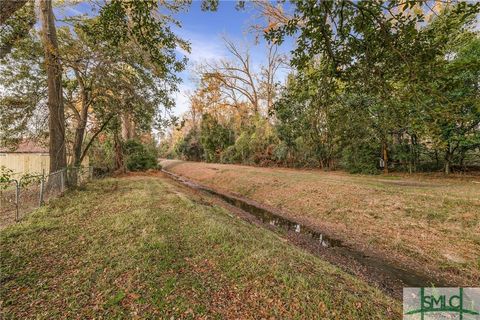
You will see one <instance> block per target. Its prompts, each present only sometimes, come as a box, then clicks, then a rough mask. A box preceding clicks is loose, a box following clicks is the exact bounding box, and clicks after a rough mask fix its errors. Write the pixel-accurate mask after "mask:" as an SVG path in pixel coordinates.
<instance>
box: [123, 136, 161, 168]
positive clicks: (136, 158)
mask: <svg viewBox="0 0 480 320" xmlns="http://www.w3.org/2000/svg"><path fill="white" fill-rule="evenodd" d="M123 148H124V153H125V164H126V166H127V169H128V170H130V171H144V170H148V169H156V168H158V161H157V157H158V154H157V150H156V148H155V147H154V146H150V145H145V144H142V143H141V142H140V141H138V140H134V139H132V140H128V141H126V142H125V143H124V146H123Z"/></svg>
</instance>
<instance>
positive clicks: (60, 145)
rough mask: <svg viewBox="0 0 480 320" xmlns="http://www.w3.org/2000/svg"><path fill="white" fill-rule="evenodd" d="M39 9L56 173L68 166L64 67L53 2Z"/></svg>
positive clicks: (44, 0)
mask: <svg viewBox="0 0 480 320" xmlns="http://www.w3.org/2000/svg"><path fill="white" fill-rule="evenodd" d="M39 6H40V20H41V26H42V31H41V33H42V42H43V49H44V51H45V68H46V71H47V83H48V111H49V120H48V126H49V139H50V142H49V154H50V172H55V171H58V170H60V169H63V168H65V167H66V166H67V156H66V151H65V111H64V106H63V90H62V66H61V64H60V57H59V51H58V42H57V30H56V27H55V17H54V16H53V8H52V1H51V0H40V1H39Z"/></svg>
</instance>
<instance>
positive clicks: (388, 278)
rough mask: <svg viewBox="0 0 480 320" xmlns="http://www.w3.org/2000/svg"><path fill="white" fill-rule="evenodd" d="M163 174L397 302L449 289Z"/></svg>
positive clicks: (258, 207)
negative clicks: (409, 293) (417, 290)
mask: <svg viewBox="0 0 480 320" xmlns="http://www.w3.org/2000/svg"><path fill="white" fill-rule="evenodd" d="M162 172H163V173H165V174H166V175H167V176H168V177H170V178H172V179H173V180H175V181H178V182H180V183H181V184H182V185H184V186H187V187H188V188H190V189H193V190H196V191H200V192H202V193H204V194H207V195H209V196H213V197H214V198H217V199H219V200H221V202H223V203H224V204H227V206H224V207H226V208H227V209H230V211H233V212H235V213H236V214H237V215H239V216H240V217H242V218H244V219H246V220H248V221H250V222H252V223H256V224H258V225H261V226H262V227H265V228H267V229H269V230H272V231H274V232H276V233H279V234H280V235H281V236H283V237H285V238H287V240H288V241H290V242H292V243H294V244H295V245H297V246H300V247H302V248H304V249H306V250H308V251H309V252H311V253H312V254H315V255H316V256H318V257H320V258H322V259H324V260H327V261H329V262H330V263H332V264H334V265H336V266H337V267H340V268H341V269H342V270H344V271H346V272H348V273H350V274H353V275H355V276H357V277H360V278H361V279H363V280H365V281H367V282H369V283H370V284H372V285H374V286H376V287H378V288H379V289H381V290H382V291H384V292H385V293H387V294H388V295H390V296H392V297H394V298H396V299H401V298H402V291H403V288H404V287H445V286H449V285H448V284H447V283H443V282H441V281H439V280H438V279H435V278H432V277H429V276H428V275H424V274H420V273H418V272H416V271H414V270H408V269H404V268H400V267H398V266H396V265H394V264H392V263H390V262H388V261H385V260H384V259H382V258H381V257H378V256H374V255H368V254H366V253H364V252H362V251H360V250H358V249H355V248H353V247H351V246H348V245H346V244H344V243H343V242H342V240H340V239H336V238H333V237H331V236H327V235H325V234H324V233H322V232H319V231H317V230H315V229H313V228H312V227H309V226H306V225H303V224H300V223H297V222H295V221H293V220H290V219H287V218H286V217H285V216H283V215H281V214H279V213H276V212H275V211H277V210H274V209H270V208H267V207H266V206H264V205H262V204H260V203H257V202H255V201H252V200H250V199H246V198H242V197H238V196H234V195H231V194H228V193H224V192H219V191H216V190H213V189H211V188H209V187H206V186H203V185H200V184H198V183H196V182H193V181H191V180H189V179H187V178H185V177H183V176H180V175H177V174H175V173H172V172H169V171H166V170H164V169H162Z"/></svg>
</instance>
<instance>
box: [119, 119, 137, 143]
mask: <svg viewBox="0 0 480 320" xmlns="http://www.w3.org/2000/svg"><path fill="white" fill-rule="evenodd" d="M121 120H122V139H123V140H124V141H127V140H130V139H135V122H134V121H133V119H132V117H131V115H130V114H129V113H124V114H122V116H121Z"/></svg>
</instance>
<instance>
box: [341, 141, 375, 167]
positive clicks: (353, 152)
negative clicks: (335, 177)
mask: <svg viewBox="0 0 480 320" xmlns="http://www.w3.org/2000/svg"><path fill="white" fill-rule="evenodd" d="M379 150H380V149H379V147H378V146H376V145H373V144H368V143H360V144H350V145H348V146H346V147H345V148H344V149H343V151H342V166H343V168H344V169H345V170H347V171H348V172H350V173H365V174H377V173H378V169H377V163H378V161H379V158H380V157H379V154H378V152H379Z"/></svg>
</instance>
